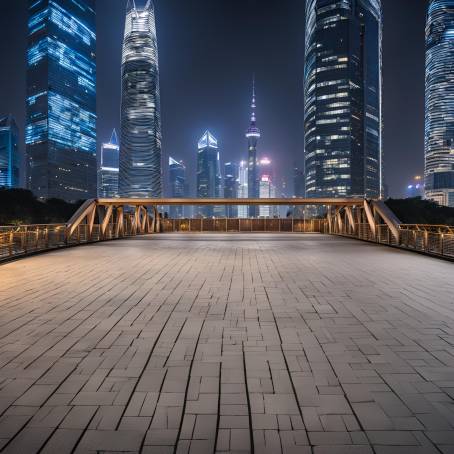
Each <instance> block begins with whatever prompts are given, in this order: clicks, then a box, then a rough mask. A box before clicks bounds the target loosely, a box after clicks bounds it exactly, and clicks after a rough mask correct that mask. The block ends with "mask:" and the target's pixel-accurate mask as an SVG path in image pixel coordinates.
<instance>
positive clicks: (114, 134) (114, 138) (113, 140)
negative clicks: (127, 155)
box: [110, 128, 118, 146]
mask: <svg viewBox="0 0 454 454" xmlns="http://www.w3.org/2000/svg"><path fill="white" fill-rule="evenodd" d="M110 143H111V144H112V145H117V146H118V136H117V131H116V130H115V128H114V130H113V131H112V135H111V136H110Z"/></svg>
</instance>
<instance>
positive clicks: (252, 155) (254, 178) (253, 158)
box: [246, 80, 260, 217]
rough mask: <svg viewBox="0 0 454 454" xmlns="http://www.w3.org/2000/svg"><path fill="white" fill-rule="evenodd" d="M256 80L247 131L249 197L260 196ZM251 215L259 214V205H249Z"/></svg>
mask: <svg viewBox="0 0 454 454" xmlns="http://www.w3.org/2000/svg"><path fill="white" fill-rule="evenodd" d="M256 107H257V106H256V102H255V80H253V82H252V103H251V109H252V113H251V122H250V125H249V128H248V130H247V131H246V138H247V143H248V197H249V198H250V199H257V198H258V197H259V184H258V174H257V142H258V140H259V139H260V129H259V128H258V127H257V118H256V115H255V109H256ZM249 216H250V217H256V216H258V207H257V206H254V205H251V206H250V207H249Z"/></svg>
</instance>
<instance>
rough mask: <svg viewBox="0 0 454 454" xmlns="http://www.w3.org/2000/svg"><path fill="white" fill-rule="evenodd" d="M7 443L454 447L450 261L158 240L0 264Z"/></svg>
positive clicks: (275, 238) (185, 237) (290, 449)
mask: <svg viewBox="0 0 454 454" xmlns="http://www.w3.org/2000/svg"><path fill="white" fill-rule="evenodd" d="M0 412H1V413H0V414H1V416H0V449H1V450H3V452H7V453H21V454H22V453H25V454H28V453H35V452H41V453H52V454H64V453H73V452H74V453H114V452H122V453H125V452H129V453H137V452H143V453H152V454H160V453H178V454H183V453H190V454H204V453H228V452H230V453H256V454H262V453H264V454H265V453H266V454H278V453H292V454H308V453H314V454H340V453H345V454H363V453H364V454H366V453H376V454H391V453H393V454H394V453H396V454H400V453H402V454H406V453H411V454H423V453H424V454H426V453H427V454H431V453H434V454H435V453H438V454H439V453H454V264H452V263H449V262H445V261H442V260H438V259H435V258H430V257H425V256H422V255H418V254H416V253H411V252H405V251H401V250H396V249H392V248H388V247H385V246H377V245H374V244H370V243H365V242H361V241H357V240H349V239H345V238H339V237H330V236H323V235H316V234H314V235H311V234H308V235H301V234H231V235H225V234H203V235H202V234H192V235H191V234H166V235H164V234H163V235H154V236H149V237H138V238H134V239H127V240H118V241H111V242H105V243H97V244H92V245H87V246H81V247H75V248H70V249H65V250H59V251H55V252H51V253H46V254H43V255H38V256H34V257H30V258H26V259H23V260H18V261H15V262H12V263H8V264H4V265H2V266H0Z"/></svg>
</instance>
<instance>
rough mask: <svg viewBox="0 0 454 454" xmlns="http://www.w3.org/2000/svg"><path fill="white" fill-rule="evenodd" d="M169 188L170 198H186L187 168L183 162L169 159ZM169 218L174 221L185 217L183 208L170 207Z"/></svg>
mask: <svg viewBox="0 0 454 454" xmlns="http://www.w3.org/2000/svg"><path fill="white" fill-rule="evenodd" d="M169 188H170V197H172V198H176V199H182V198H184V197H185V196H186V166H185V165H184V164H183V161H177V160H175V159H173V158H172V157H169ZM169 216H170V217H171V218H172V219H178V218H182V217H183V216H184V211H183V206H170V207H169Z"/></svg>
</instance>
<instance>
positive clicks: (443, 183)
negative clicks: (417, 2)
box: [425, 0, 454, 207]
mask: <svg viewBox="0 0 454 454" xmlns="http://www.w3.org/2000/svg"><path fill="white" fill-rule="evenodd" d="M425 195H426V198H428V199H431V200H434V201H436V202H438V203H439V204H441V205H447V206H451V207H454V0H436V1H435V0H431V1H430V2H429V10H428V14H427V25H426V126H425Z"/></svg>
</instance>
